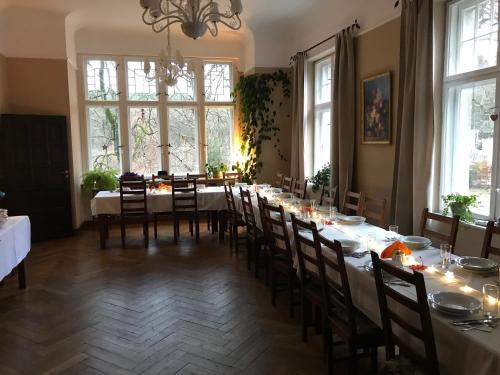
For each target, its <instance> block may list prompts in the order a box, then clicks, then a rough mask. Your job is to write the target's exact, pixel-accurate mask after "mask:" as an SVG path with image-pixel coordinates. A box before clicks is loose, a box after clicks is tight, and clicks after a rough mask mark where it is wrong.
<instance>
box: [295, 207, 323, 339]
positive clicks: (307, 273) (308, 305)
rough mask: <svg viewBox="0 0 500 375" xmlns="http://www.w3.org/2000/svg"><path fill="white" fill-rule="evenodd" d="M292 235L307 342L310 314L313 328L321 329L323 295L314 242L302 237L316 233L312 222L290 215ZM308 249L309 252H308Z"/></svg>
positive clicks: (310, 322) (303, 330) (303, 332)
mask: <svg viewBox="0 0 500 375" xmlns="http://www.w3.org/2000/svg"><path fill="white" fill-rule="evenodd" d="M291 217H292V226H293V235H294V240H295V248H296V252H297V258H298V260H299V273H300V305H301V317H302V341H304V342H307V329H308V327H310V326H312V325H313V321H312V316H311V312H312V311H315V312H316V314H315V315H316V320H315V325H314V326H315V327H316V328H318V327H319V328H320V327H321V315H322V314H321V310H322V307H323V295H322V290H321V279H320V271H319V259H318V258H317V256H316V253H315V246H314V240H313V239H312V238H311V237H310V236H308V235H306V236H305V235H303V233H304V232H306V233H308V234H311V233H312V232H313V231H316V232H317V229H316V224H315V223H314V222H312V221H311V222H310V223H307V222H305V221H302V220H299V219H297V217H296V216H295V215H294V214H292V215H291ZM308 249H309V251H308Z"/></svg>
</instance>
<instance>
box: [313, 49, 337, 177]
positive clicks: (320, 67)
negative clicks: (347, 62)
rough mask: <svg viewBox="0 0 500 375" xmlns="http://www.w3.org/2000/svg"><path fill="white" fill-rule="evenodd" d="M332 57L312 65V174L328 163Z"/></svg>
mask: <svg viewBox="0 0 500 375" xmlns="http://www.w3.org/2000/svg"><path fill="white" fill-rule="evenodd" d="M331 111H332V56H328V57H327V58H325V59H322V60H319V61H317V62H316V63H315V64H314V138H313V139H314V147H313V168H314V173H316V172H317V171H319V170H320V169H321V168H322V167H323V166H324V165H325V164H327V163H329V162H330V142H331Z"/></svg>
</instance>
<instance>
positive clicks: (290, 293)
mask: <svg viewBox="0 0 500 375" xmlns="http://www.w3.org/2000/svg"><path fill="white" fill-rule="evenodd" d="M293 272H294V271H293V270H290V271H288V300H289V302H288V309H289V311H288V313H289V315H290V318H293V316H294V315H295V314H294V311H293V310H294V305H295V303H294V302H295V300H294V296H293V292H294V286H295V283H294V274H293Z"/></svg>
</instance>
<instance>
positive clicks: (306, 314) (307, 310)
mask: <svg viewBox="0 0 500 375" xmlns="http://www.w3.org/2000/svg"><path fill="white" fill-rule="evenodd" d="M300 294H301V296H300V306H301V318H302V319H301V320H302V341H303V342H307V326H308V325H309V322H310V320H311V310H312V306H311V304H310V303H309V301H308V300H307V298H305V297H304V295H303V293H302V291H301V293H300Z"/></svg>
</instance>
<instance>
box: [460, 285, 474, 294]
mask: <svg viewBox="0 0 500 375" xmlns="http://www.w3.org/2000/svg"><path fill="white" fill-rule="evenodd" d="M460 290H461V291H462V292H464V293H471V292H473V291H474V289H472V288H471V287H470V286H468V285H464V286H461V287H460Z"/></svg>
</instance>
